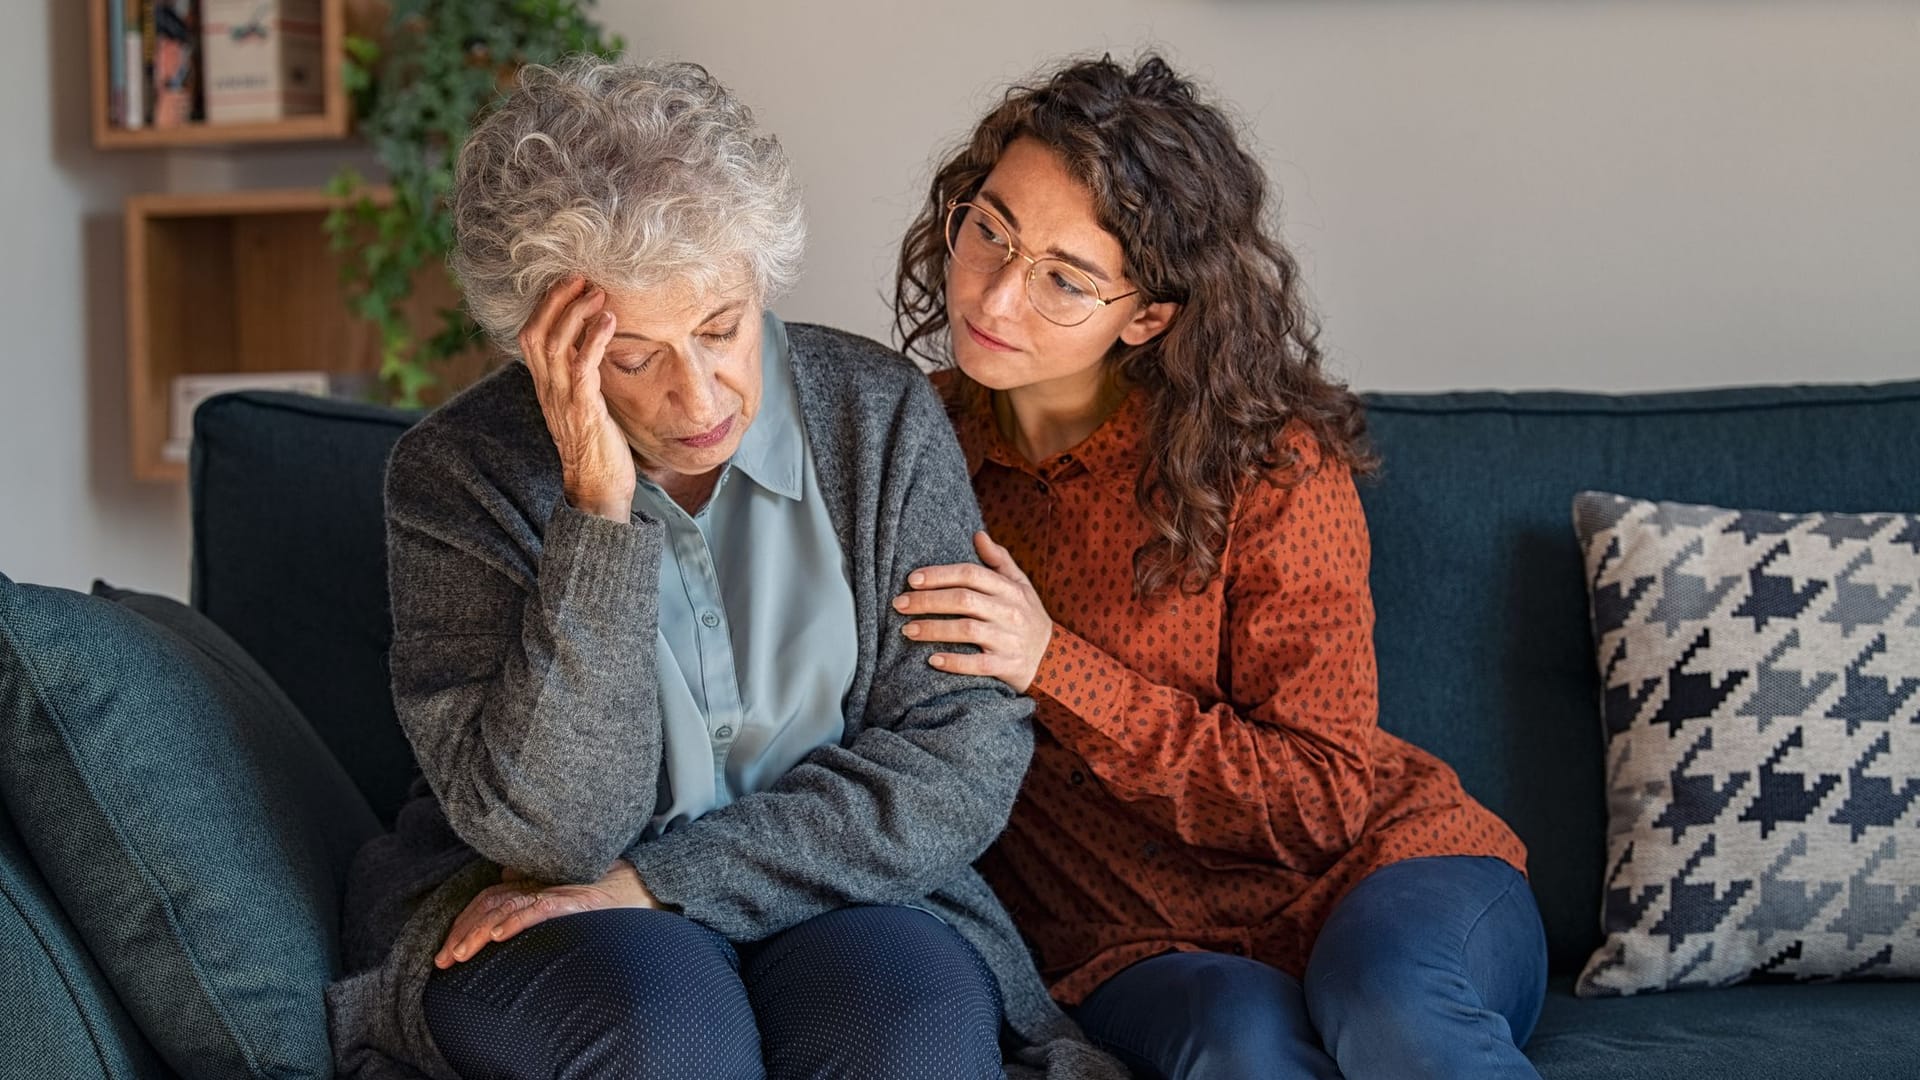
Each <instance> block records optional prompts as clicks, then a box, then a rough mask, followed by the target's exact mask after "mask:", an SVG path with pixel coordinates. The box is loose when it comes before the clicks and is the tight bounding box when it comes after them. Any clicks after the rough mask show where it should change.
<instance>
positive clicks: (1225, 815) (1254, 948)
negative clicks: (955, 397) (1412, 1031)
mask: <svg viewBox="0 0 1920 1080" xmlns="http://www.w3.org/2000/svg"><path fill="white" fill-rule="evenodd" d="M948 379H949V377H948V376H947V375H946V374H945V373H943V374H942V375H941V376H938V377H936V381H937V382H940V383H942V384H943V389H945V388H946V387H947V384H948ZM1145 421H1146V409H1145V401H1144V394H1143V393H1142V392H1140V391H1135V392H1134V393H1133V394H1132V395H1131V396H1129V397H1128V398H1127V399H1126V401H1125V402H1124V403H1123V404H1122V405H1121V407H1120V409H1119V410H1118V411H1117V412H1116V413H1115V414H1114V415H1113V416H1111V417H1110V418H1108V420H1107V421H1106V422H1105V423H1104V424H1103V425H1102V426H1101V427H1100V428H1099V429H1098V430H1097V431H1095V432H1094V433H1093V434H1092V435H1091V436H1089V437H1088V438H1087V439H1086V440H1085V441H1084V442H1082V443H1081V444H1080V445H1078V446H1075V447H1073V448H1072V449H1070V450H1068V451H1066V452H1065V453H1061V454H1058V455H1055V456H1054V457H1052V458H1049V459H1048V460H1046V461H1043V462H1040V463H1039V464H1037V465H1035V464H1031V463H1028V462H1026V461H1025V460H1024V459H1023V458H1022V457H1021V456H1020V455H1019V453H1018V452H1016V451H1015V450H1014V449H1013V447H1012V446H1011V445H1010V444H1009V443H1008V441H1007V440H1006V439H1005V437H1004V436H1002V435H1001V434H1000V432H999V429H998V427H997V425H996V424H995V423H994V421H993V417H992V412H991V407H990V406H989V405H984V404H983V405H982V407H980V408H979V409H977V410H973V411H968V412H963V413H961V414H960V415H957V416H955V418H954V426H955V429H956V431H957V432H958V434H959V437H960V443H961V446H962V447H963V448H964V449H965V450H966V454H967V465H968V467H969V468H970V469H971V470H972V472H973V478H974V489H975V491H976V492H978V494H979V496H980V507H981V510H982V512H983V513H984V515H985V517H986V523H987V528H988V531H990V532H991V533H992V534H993V537H994V539H995V540H997V541H999V542H1000V543H1001V544H1003V545H1005V546H1006V547H1007V548H1008V549H1009V550H1011V551H1012V552H1013V556H1014V558H1015V559H1016V560H1018V562H1019V564H1020V566H1021V568H1022V569H1024V570H1025V571H1026V572H1027V574H1028V575H1029V576H1030V577H1031V578H1032V579H1033V582H1034V585H1035V587H1036V588H1037V589H1038V590H1039V593H1040V596H1041V598H1042V599H1043V600H1044V601H1045V602H1046V605H1047V610H1048V612H1049V614H1051V615H1052V617H1053V620H1054V632H1053V641H1052V644H1051V645H1049V647H1048V649H1047V653H1046V656H1045V658H1044V659H1043V660H1042V661H1041V664H1040V670H1039V673H1038V674H1037V675H1036V677H1035V679H1034V682H1033V686H1032V688H1031V690H1030V691H1029V692H1030V693H1031V694H1032V695H1033V697H1034V699H1035V701H1036V702H1038V705H1039V710H1038V713H1037V714H1036V718H1035V719H1036V721H1037V723H1036V731H1035V735H1036V740H1037V741H1036V746H1035V751H1034V758H1033V766H1032V768H1031V770H1030V771H1029V772H1028V774H1027V778H1026V782H1025V786H1024V787H1023V789H1022V791H1021V795H1020V799H1019V802H1018V803H1017V804H1016V806H1015V807H1014V811H1013V817H1012V820H1011V822H1010V823H1009V824H1008V827H1007V831H1006V833H1005V834H1004V835H1003V836H1002V837H1001V839H1000V840H999V842H998V843H997V844H996V845H995V846H994V847H993V849H992V850H990V851H989V852H988V853H987V854H986V856H984V857H983V858H982V860H981V861H980V864H979V866H980V869H981V871H982V872H983V873H984V874H985V876H986V878H987V880H988V881H989V882H990V883H991V884H992V885H993V887H994V888H995V890H996V891H997V892H998V893H999V894H1000V897H1001V899H1002V900H1004V901H1005V902H1006V905H1007V907H1008V910H1009V911H1011V912H1012V914H1013V917H1014V920H1015V922H1017V923H1018V924H1019V926H1020V928H1021V930H1022V931H1023V932H1024V933H1025V934H1026V935H1027V937H1028V939H1029V941H1030V942H1031V943H1032V945H1033V947H1034V949H1035V952H1036V954H1037V958H1038V960H1039V963H1040V970H1041V974H1042V975H1043V976H1045V978H1046V980H1047V983H1048V985H1049V986H1050V988H1051V989H1052V991H1053V995H1054V997H1056V998H1057V999H1059V1000H1060V1001H1062V1002H1063V1003H1066V1004H1068V1005H1077V1004H1079V1003H1080V1002H1081V1001H1082V1000H1084V999H1085V998H1086V996H1087V995H1088V994H1089V993H1091V992H1092V991H1093V990H1094V989H1095V988H1096V987H1098V986H1099V985H1100V984H1101V983H1102V982H1104V981H1106V980H1107V979H1109V978H1111V977H1112V976H1114V975H1115V974H1117V973H1119V972H1120V971H1121V969H1123V968H1125V967H1127V966H1128V965H1129V964H1132V963H1134V962H1136V961H1139V960H1143V959H1146V958H1147V957H1150V956H1154V955H1157V954H1160V953H1164V952H1169V951H1173V950H1182V951H1189V950H1202V949H1204V950H1210V951H1216V952H1227V953H1237V954H1239V955H1242V956H1251V957H1254V958H1257V959H1259V960H1262V961H1264V962H1266V963H1269V964H1272V965H1274V966H1276V967H1279V968H1282V969H1284V970H1286V971H1289V972H1292V973H1293V974H1295V975H1296V976H1297V975H1299V974H1300V973H1301V972H1302V970H1303V969H1304V968H1305V966H1306V961H1307V956H1308V954H1309V952H1310V950H1311V949H1312V946H1313V941H1314V937H1315V935H1316V934H1318V932H1319V930H1320V927H1321V925H1322V924H1323V923H1324V922H1325V921H1326V918H1327V915H1328V913H1329V912H1330V911H1331V910H1332V908H1333V905H1334V904H1335V903H1336V902H1337V901H1338V900H1339V899H1340V898H1341V897H1342V896H1343V895H1345V893H1346V891H1347V890H1348V889H1349V888H1351V887H1352V886H1353V885H1354V884H1355V883H1356V882H1358V881H1359V880H1360V879H1361V878H1362V877H1365V876H1366V875H1367V874H1368V873H1369V872H1371V871H1373V870H1375V869H1377V868H1379V867H1381V866H1385V865H1387V864H1388V863H1392V862H1396V861H1398V860H1401V859H1408V858H1415V857H1418V856H1424V855H1491V856H1495V857H1497V858H1500V859H1504V860H1506V861H1507V862H1509V863H1511V864H1513V865H1514V866H1515V867H1516V868H1519V869H1521V870H1524V869H1525V858H1526V855H1525V849H1524V848H1523V847H1522V846H1521V844H1520V841H1519V839H1518V838H1517V837H1515V836H1514V834H1513V832H1512V831H1511V830H1510V829H1508V828H1507V826H1506V825H1505V824H1504V823H1503V822H1501V821H1500V819H1498V818H1497V817H1495V816H1494V815H1493V814H1492V813H1491V812H1489V811H1488V810H1486V809H1485V808H1484V807H1482V806H1480V805H1479V804H1478V803H1476V802H1474V801H1473V800H1472V799H1471V798H1469V797H1468V796H1467V794H1466V793H1465V792H1464V791H1463V790H1462V789H1461V787H1460V782H1459V779H1458V777H1457V776H1456V775H1455V774H1454V772H1453V770H1452V769H1451V768H1449V767H1448V766H1447V765H1445V764H1444V763H1442V762H1441V761H1440V760H1439V759H1437V758H1435V757H1434V756H1433V755H1431V754H1429V753H1427V752H1425V751H1423V750H1421V749H1419V748H1417V747H1415V746H1413V745H1412V744H1410V743H1407V742H1405V741H1404V740H1402V739H1399V738H1397V737H1395V736H1393V735H1389V734H1387V733H1386V732H1384V731H1381V730H1380V729H1379V727H1378V726H1377V723H1376V713H1377V704H1378V687H1377V682H1376V672H1375V668H1374V656H1373V639H1372V633H1373V604H1372V600H1371V597H1370V595H1369V593H1368V586H1367V565H1368V553H1369V548H1368V540H1367V527H1366V521H1365V519H1364V518H1363V517H1362V514H1361V509H1360V501H1359V497H1358V494H1357V493H1356V491H1355V489H1354V484H1353V479H1352V476H1351V474H1350V473H1349V471H1348V470H1347V469H1346V467H1345V466H1344V465H1341V464H1340V463H1338V462H1337V461H1333V460H1324V461H1323V460H1322V459H1321V455H1320V453H1319V449H1318V444H1317V443H1316V442H1315V441H1314V440H1313V439H1312V437H1311V436H1310V435H1309V434H1308V432H1307V430H1306V428H1305V427H1304V426H1300V425H1296V427H1295V428H1292V429H1289V431H1288V433H1287V438H1288V440H1289V445H1291V446H1292V447H1293V448H1294V449H1295V450H1297V451H1298V452H1299V453H1300V454H1301V455H1302V463H1301V464H1302V471H1303V472H1304V473H1305V474H1306V479H1304V480H1303V481H1301V482H1300V483H1299V484H1297V485H1296V486H1293V487H1290V488H1281V487H1278V486H1275V485H1272V484H1258V485H1255V486H1254V488H1253V490H1251V491H1250V492H1248V493H1246V494H1245V495H1244V496H1243V497H1242V499H1241V502H1240V505H1239V506H1238V507H1237V508H1236V515H1235V522H1234V524H1233V527H1232V529H1231V532H1230V534H1229V537H1228V541H1227V547H1226V551H1225V557H1224V561H1223V564H1222V572H1221V574H1220V575H1218V576H1217V577H1216V578H1215V580H1214V581H1213V582H1212V584H1210V585H1209V586H1208V588H1207V590H1206V591H1205V592H1203V593H1200V594H1198V595H1185V594H1180V593H1178V592H1177V591H1175V592H1174V593H1173V594H1171V595H1168V596H1163V597H1161V598H1156V599H1155V600H1152V601H1150V602H1147V603H1142V602H1140V601H1137V600H1135V599H1134V597H1133V552H1134V549H1135V548H1136V547H1138V546H1139V545H1140V544H1141V543H1142V542H1143V541H1144V540H1145V539H1146V538H1147V523H1146V521H1145V519H1144V518H1142V517H1141V516H1140V513H1139V511H1138V509H1137V508H1136V505H1135V502H1134V495H1133V488H1134V482H1135V477H1136V475H1137V473H1138V471H1139V469H1140V465H1141V462H1142V455H1143V454H1144V453H1145V452H1146V450H1147V448H1146V447H1145V446H1144V445H1143V442H1144V438H1145V434H1146V425H1145Z"/></svg>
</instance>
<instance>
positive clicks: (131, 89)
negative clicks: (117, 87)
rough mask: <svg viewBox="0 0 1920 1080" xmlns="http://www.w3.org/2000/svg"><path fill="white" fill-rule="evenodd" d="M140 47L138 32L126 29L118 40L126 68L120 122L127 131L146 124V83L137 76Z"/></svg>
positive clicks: (139, 68) (137, 128)
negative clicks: (123, 103) (125, 98)
mask: <svg viewBox="0 0 1920 1080" xmlns="http://www.w3.org/2000/svg"><path fill="white" fill-rule="evenodd" d="M140 49H141V45H140V32H139V31H138V30H128V31H127V32H126V36H125V37H123V38H121V40H120V51H121V53H123V54H124V55H125V57H126V68H127V81H126V87H125V89H126V94H127V100H126V102H125V105H124V107H123V108H122V109H121V111H120V122H121V126H122V127H125V128H126V129H127V130H128V131H138V130H139V129H141V128H143V127H146V126H147V105H146V101H147V95H146V93H145V87H146V83H145V81H144V80H142V79H140V78H139V77H138V76H139V73H140V70H141V59H140Z"/></svg>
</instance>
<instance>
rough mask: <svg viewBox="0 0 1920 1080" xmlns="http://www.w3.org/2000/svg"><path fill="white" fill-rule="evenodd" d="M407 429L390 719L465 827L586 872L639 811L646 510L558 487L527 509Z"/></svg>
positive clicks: (496, 843)
mask: <svg viewBox="0 0 1920 1080" xmlns="http://www.w3.org/2000/svg"><path fill="white" fill-rule="evenodd" d="M416 434H418V435H426V434H427V433H425V432H419V431H418V429H416V432H414V433H409V435H408V437H407V438H403V439H402V441H401V443H400V445H399V446H398V447H397V448H396V449H395V452H394V457H393V461H392V463H391V464H390V466H389V468H388V476H387V554H388V574H389V585H390V591H391V596H392V602H393V624H394V638H393V648H392V653H391V656H390V663H391V667H392V677H393V694H394V705H395V708H396V710H397V711H398V713H399V717H400V723H401V726H402V727H403V728H404V729H405V731H406V734H407V738H408V740H409V741H410V742H411V743H412V744H413V750H414V755H415V756H416V757H417V758H418V759H419V762H420V767H421V770H422V772H423V773H424V774H425V776H426V778H427V781H428V783H429V784H430V785H431V787H432V788H433V792H434V795H435V796H436V798H437V799H438V800H439V803H440V806H441V809H442V810H443V811H444V812H445V814H446V817H447V821H448V823H449V824H450V825H451V826H452V827H453V829H454V831H455V832H456V833H458V834H459V836H460V838H461V839H462V840H464V841H466V843H467V844H468V845H470V846H471V847H473V848H474V849H475V850H476V851H478V852H479V853H480V854H482V855H484V856H486V857H487V858H489V859H491V860H493V861H494V862H497V863H499V864H501V865H502V866H511V867H514V868H516V869H519V870H522V871H525V872H526V873H528V874H530V875H532V876H534V877H537V878H540V879H542V880H545V881H553V882H563V881H564V882H586V881H595V880H598V879H599V878H600V877H601V876H602V875H603V874H605V873H606V870H607V868H608V866H610V865H611V864H612V863H613V861H614V860H615V859H616V858H618V857H619V856H620V852H621V851H622V850H624V849H625V848H626V846H627V845H628V844H630V843H632V841H633V839H634V837H636V836H638V835H639V833H640V830H641V829H642V828H644V827H645V825H646V823H647V819H648V817H649V816H650V815H651V814H652V812H653V799H654V795H655V792H656V789H657V778H658V775H659V770H660V721H659V701H658V693H657V691H656V690H655V688H654V682H653V678H652V673H651V668H652V666H653V664H654V654H655V615H654V612H655V605H656V603H657V595H658V591H659V559H660V544H661V527H660V525H659V524H658V523H656V522H651V521H647V520H645V519H639V520H637V521H636V522H634V523H631V524H623V523H620V522H614V521H609V520H607V519H605V518H601V517H596V516H593V515H590V514H583V513H581V512H580V511H578V510H575V509H574V508H573V507H571V506H570V505H568V504H567V503H566V501H565V500H564V499H561V500H558V502H557V505H556V506H555V507H554V508H553V509H552V511H551V513H550V515H549V516H548V517H547V520H545V521H544V522H538V521H528V520H526V518H525V517H524V516H522V515H521V508H520V507H517V506H515V505H514V504H513V502H512V500H509V499H507V498H506V497H505V496H504V495H503V494H502V493H501V492H499V491H498V490H496V489H494V488H492V487H491V486H489V485H488V484H486V483H485V482H484V481H481V480H478V479H474V480H472V481H471V482H467V483H463V482H462V481H461V480H460V479H459V478H460V477H463V476H468V477H471V476H473V474H474V473H475V472H476V470H474V469H472V468H470V467H469V466H468V463H465V462H461V461H458V460H454V458H455V456H456V455H454V454H452V453H449V452H448V450H447V448H446V447H445V446H444V445H443V444H442V443H440V442H435V441H434V439H417V438H415V436H416ZM439 437H440V435H439V433H436V434H435V438H439Z"/></svg>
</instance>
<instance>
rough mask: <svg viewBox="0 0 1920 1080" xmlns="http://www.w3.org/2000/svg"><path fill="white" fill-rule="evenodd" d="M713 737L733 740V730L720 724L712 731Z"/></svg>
mask: <svg viewBox="0 0 1920 1080" xmlns="http://www.w3.org/2000/svg"><path fill="white" fill-rule="evenodd" d="M713 737H714V738H716V739H731V738H733V728H731V727H729V726H728V725H726V724H721V725H720V726H719V727H717V728H714V729H713Z"/></svg>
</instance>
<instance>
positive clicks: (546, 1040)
mask: <svg viewBox="0 0 1920 1080" xmlns="http://www.w3.org/2000/svg"><path fill="white" fill-rule="evenodd" d="M426 1014H427V1029H428V1030H429V1031H430V1032H432V1034H433V1040H434V1044H435V1045H437V1046H438V1047H439V1048H440V1053H441V1055H442V1056H444V1057H445V1058H446V1059H447V1063H448V1064H450V1065H452V1066H453V1069H454V1071H455V1072H457V1073H459V1074H460V1076H461V1078H462V1080H491V1078H513V1080H520V1078H531V1077H539V1078H541V1080H576V1078H577V1080H587V1078H590V1077H644V1078H649V1080H653V1078H660V1080H666V1078H678V1077H685V1078H687V1080H760V1078H762V1077H773V1078H778V1080H789V1078H792V1080H800V1078H807V1080H814V1078H825V1077H836V1078H841V1080H920V1078H924V1080H976V1078H984V1077H998V1076H1000V1075H1001V1069H1000V1043H999V1035H1000V1019H1001V1004H1000V988H999V985H998V983H996V982H995V981H994V978H993V976H992V974H991V973H990V972H989V971H988V970H987V966H986V964H985V963H984V962H983V961H982V960H981V959H980V955H979V954H978V953H977V952H975V951H974V949H973V946H971V945H969V944H967V942H966V940H965V939H964V938H962V937H960V935H959V934H957V933H955V932H954V930H953V928H952V927H950V926H948V925H947V924H946V923H944V922H942V921H941V920H939V919H938V918H935V917H934V916H932V915H930V914H928V913H927V912H924V911H919V910H916V909H914V908H906V907H855V908H844V909H841V910H839V911H831V912H828V913H826V914H824V915H819V916H816V917H814V918H812V919H809V920H807V921H806V922H803V923H801V924H800V925H798V926H795V927H793V928H792V929H790V930H787V931H785V932H784V933H781V934H776V935H774V936H773V937H771V938H768V939H767V940H766V941H764V942H759V943H756V944H752V945H742V946H740V947H738V948H736V947H735V946H733V945H732V944H730V943H728V941H727V939H726V938H724V937H721V936H720V935H719V934H717V933H715V932H713V931H712V930H709V929H708V928H706V927H705V926H702V925H700V924H699V923H696V922H693V921H692V920H690V919H686V918H683V917H681V916H679V915H674V914H671V913H668V912H664V911H650V910H646V909H641V908H617V909H611V910H605V911H588V912H582V913H580V914H577V915H566V916H562V917H560V918H558V919H552V920H549V921H547V922H544V923H541V924H539V925H538V926H534V927H532V928H530V929H528V930H525V931H523V932H521V933H519V934H517V935H515V936H514V937H512V938H510V939H508V940H507V941H505V942H502V943H500V944H498V945H488V946H487V947H486V948H484V949H482V950H481V951H480V954H479V955H478V956H475V957H474V958H473V959H471V960H468V961H466V962H464V963H460V964H456V965H454V966H453V967H451V968H449V969H447V970H445V971H436V972H434V973H433V975H432V976H431V977H430V978H429V979H428V982H427V991H426Z"/></svg>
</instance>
